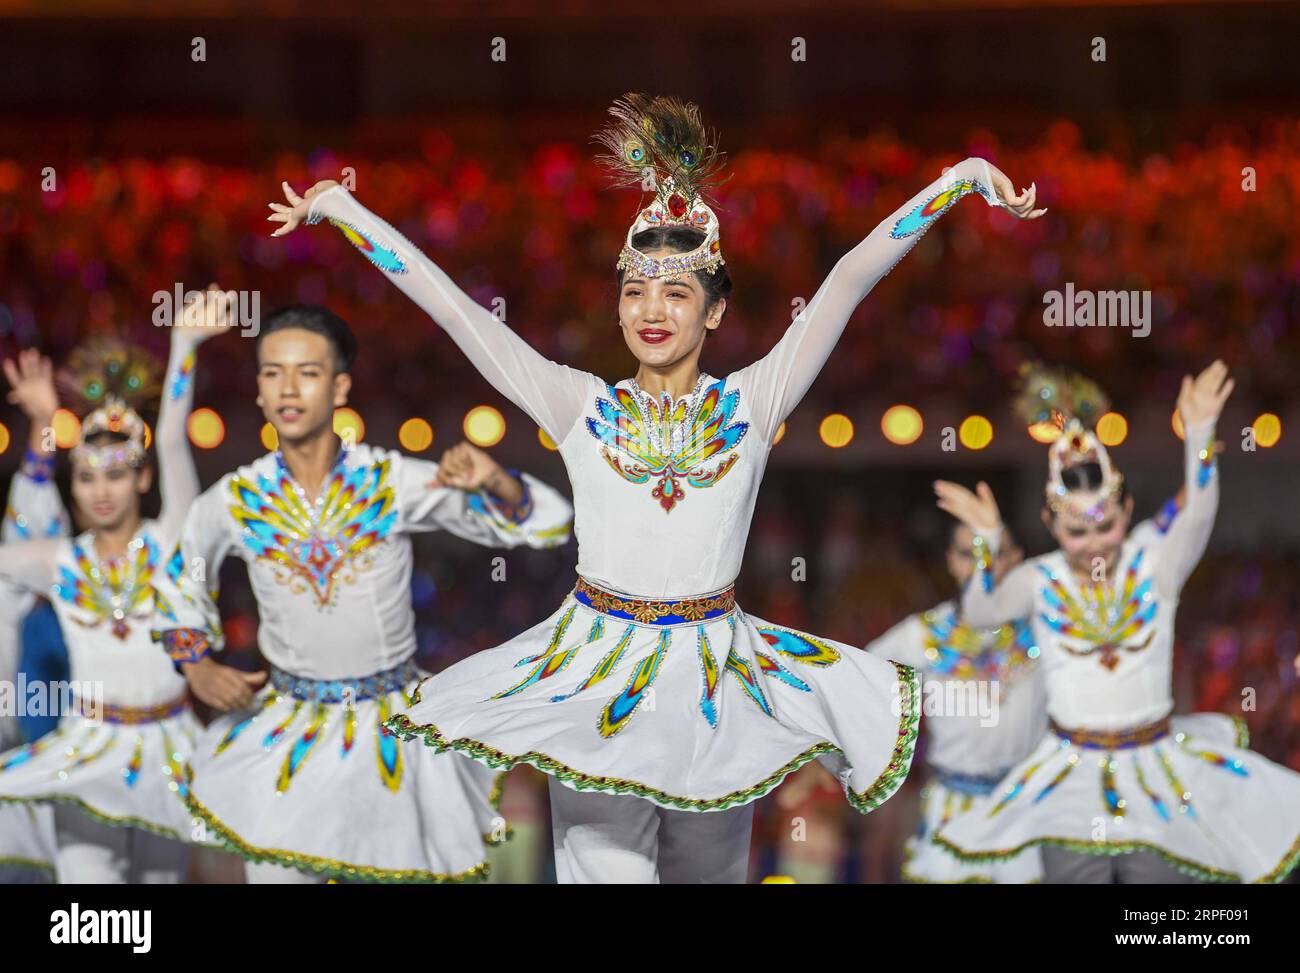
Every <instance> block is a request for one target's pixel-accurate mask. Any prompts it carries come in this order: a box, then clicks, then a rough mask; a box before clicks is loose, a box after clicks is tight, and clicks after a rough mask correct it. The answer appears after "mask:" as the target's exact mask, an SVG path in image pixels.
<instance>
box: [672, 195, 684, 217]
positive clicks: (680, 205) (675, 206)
mask: <svg viewBox="0 0 1300 973" xmlns="http://www.w3.org/2000/svg"><path fill="white" fill-rule="evenodd" d="M668 212H670V213H672V214H673V219H675V220H680V219H681V218H682V217H683V216H685V215H686V200H685V199H683V198H682V196H681V194H680V193H673V194H672V195H671V196H669V197H668Z"/></svg>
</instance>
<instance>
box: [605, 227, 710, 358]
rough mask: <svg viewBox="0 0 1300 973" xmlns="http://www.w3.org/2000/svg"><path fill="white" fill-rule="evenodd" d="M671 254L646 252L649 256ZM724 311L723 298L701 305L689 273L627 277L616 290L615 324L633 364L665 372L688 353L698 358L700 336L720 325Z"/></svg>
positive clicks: (703, 300)
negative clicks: (635, 362) (621, 331)
mask: <svg viewBox="0 0 1300 973" xmlns="http://www.w3.org/2000/svg"><path fill="white" fill-rule="evenodd" d="M675 252H676V251H673V250H668V249H660V250H648V251H646V253H647V255H648V256H651V257H655V258H663V257H667V256H671V255H672V254H673V253H675ZM726 308H727V302H726V299H725V298H723V299H720V300H719V301H718V302H717V303H716V304H714V306H713V307H712V308H711V309H710V308H708V307H707V297H706V296H705V293H704V288H703V287H702V286H701V285H700V282H699V279H698V278H697V277H696V275H695V274H694V273H684V274H677V275H671V274H670V275H666V276H663V277H655V278H646V277H639V276H635V275H631V274H629V276H628V277H626V278H625V279H624V281H623V288H622V290H621V291H620V292H619V298H618V321H619V326H620V327H621V328H622V329H623V340H624V341H626V342H627V346H628V348H630V349H631V351H632V354H633V355H635V356H636V359H637V361H639V362H640V363H641V364H643V365H649V366H651V367H653V368H666V367H668V366H671V365H674V364H676V363H677V362H679V361H682V360H683V359H685V358H688V357H690V356H692V355H694V356H695V357H696V358H698V357H699V354H700V348H701V346H702V344H703V342H704V335H705V333H706V332H708V331H712V330H713V329H715V328H716V327H717V326H718V325H719V324H720V323H721V322H722V313H723V312H724V311H725V310H726Z"/></svg>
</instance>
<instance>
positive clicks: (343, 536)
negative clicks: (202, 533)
mask: <svg viewBox="0 0 1300 973" xmlns="http://www.w3.org/2000/svg"><path fill="white" fill-rule="evenodd" d="M343 456H344V453H343V452H340V453H339V459H338V461H337V462H336V463H335V464H334V469H333V470H332V471H331V472H330V475H329V477H328V478H327V479H326V481H325V484H324V485H323V486H322V487H321V491H320V495H319V496H318V497H317V498H316V500H315V502H312V501H311V500H308V499H307V495H306V492H305V491H304V490H303V489H302V487H300V486H299V485H298V484H297V483H295V482H294V480H293V477H292V476H290V475H289V471H288V469H287V468H286V467H285V465H284V462H283V461H282V460H280V458H279V456H278V454H277V457H276V459H277V463H276V471H275V475H274V476H270V477H267V476H259V477H258V478H257V482H256V483H250V482H249V481H248V480H245V479H244V478H243V477H240V476H236V477H234V478H233V479H232V480H231V481H230V496H231V500H232V503H231V504H230V513H231V516H233V517H234V518H235V520H236V521H237V522H238V523H239V525H240V527H241V528H242V531H241V536H242V538H243V541H244V545H245V547H247V548H248V549H249V550H250V551H252V552H253V554H254V555H255V556H256V557H257V558H258V559H259V560H263V561H267V562H269V563H270V564H271V565H273V567H274V569H275V578H276V580H277V581H278V582H280V583H281V584H286V585H288V586H289V588H290V590H291V591H293V592H294V593H295V594H299V593H302V592H305V591H308V590H310V591H311V592H312V593H313V594H314V595H315V596H316V602H317V604H318V605H320V606H325V605H330V604H333V602H334V596H335V593H336V588H335V585H336V582H338V581H339V580H340V579H342V580H344V581H346V582H348V583H349V584H351V583H354V582H355V581H356V577H357V572H358V571H360V570H365V569H366V568H368V567H369V566H370V564H371V561H370V559H369V555H368V553H367V552H369V551H370V550H371V548H373V547H374V546H375V545H376V544H379V543H381V542H382V541H383V540H384V539H385V538H386V537H387V536H388V534H389V533H390V532H391V531H392V528H393V524H394V523H395V522H396V519H397V511H396V507H395V500H394V498H393V489H392V486H391V484H390V483H389V480H388V472H389V463H388V461H387V460H385V461H383V462H379V463H374V464H372V465H369V466H356V467H351V468H349V467H348V466H347V465H346V463H345V462H344V460H343Z"/></svg>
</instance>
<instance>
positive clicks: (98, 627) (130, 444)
mask: <svg viewBox="0 0 1300 973" xmlns="http://www.w3.org/2000/svg"><path fill="white" fill-rule="evenodd" d="M228 312H229V303H228V297H227V296H226V295H224V294H222V293H220V292H218V291H216V290H209V291H207V292H206V293H204V294H203V295H202V297H201V298H200V299H199V300H197V301H195V302H194V303H193V304H192V305H191V306H190V307H189V308H188V310H187V313H186V314H185V315H183V316H182V321H181V323H174V324H173V327H172V328H171V356H170V359H169V361H168V363H167V369H166V373H165V376H164V378H163V380H162V381H161V382H159V380H158V369H157V366H156V365H155V364H154V363H153V361H152V360H151V359H149V358H148V357H147V356H146V355H144V354H142V353H141V352H139V351H136V350H134V349H132V348H130V347H129V346H127V345H125V344H124V343H121V342H119V341H112V340H109V339H104V338H97V339H93V340H92V341H91V342H89V343H88V344H87V345H86V346H85V347H84V348H82V349H80V350H79V352H78V353H76V354H74V355H73V357H72V358H71V359H70V361H69V364H68V367H67V369H66V370H65V372H64V373H62V378H63V379H64V384H65V391H66V393H67V394H68V395H69V396H72V397H77V398H78V399H79V400H80V401H81V402H82V403H83V408H84V409H85V410H86V415H85V418H84V419H83V420H82V424H81V442H80V444H79V445H78V446H77V447H76V448H75V449H74V450H73V452H72V496H73V500H74V502H75V503H76V505H77V508H78V510H79V512H80V515H81V516H82V517H84V520H85V523H86V524H87V525H88V529H87V530H85V531H84V532H83V533H81V534H80V535H78V536H77V537H76V538H73V539H70V540H69V539H42V540H29V541H23V542H19V543H13V544H6V545H4V546H3V547H0V576H3V577H5V578H7V579H8V580H9V581H10V582H12V583H14V584H16V585H19V586H22V587H24V588H26V589H28V590H29V591H32V592H36V593H44V592H46V591H49V590H50V589H51V586H52V587H53V604H54V607H55V610H56V611H57V612H58V615H59V622H60V625H61V627H62V630H63V634H64V637H65V639H66V640H67V642H68V651H69V656H70V661H71V682H72V685H73V687H74V690H75V691H76V693H77V695H76V698H75V699H74V700H72V701H71V705H72V707H73V708H72V711H70V712H67V711H65V712H63V714H62V719H61V721H60V723H59V728H58V730H57V731H55V732H54V733H52V734H49V735H47V736H45V737H42V738H41V739H39V740H36V741H34V742H32V743H30V744H27V745H26V746H23V747H20V748H18V749H16V750H11V751H9V752H8V753H5V754H3V755H0V802H19V803H32V802H35V803H46V802H48V803H52V804H54V805H55V812H54V814H55V821H56V824H57V842H58V859H57V869H58V875H59V880H60V881H61V882H73V883H76V882H82V883H121V882H126V881H135V882H146V883H155V882H157V883H170V882H178V881H180V880H181V879H182V878H183V877H184V875H185V871H186V868H187V867H188V861H189V851H188V848H187V847H186V846H185V845H184V844H182V843H181V842H182V841H186V840H188V838H189V832H190V828H189V817H188V815H187V813H186V811H185V807H184V805H183V804H182V803H181V801H180V799H179V796H178V792H179V790H180V789H181V787H182V783H183V782H182V781H181V777H180V768H181V767H182V766H183V764H184V761H185V759H186V756H187V755H188V751H189V747H190V745H191V741H192V738H193V737H194V735H195V734H196V733H197V731H198V730H199V723H198V721H197V720H196V719H195V717H194V715H193V713H192V712H191V710H190V706H189V701H188V698H187V695H186V692H185V682H184V680H183V679H182V678H181V677H180V676H179V675H178V674H177V673H176V672H175V670H174V669H173V668H172V667H171V666H170V665H169V664H168V661H167V659H166V657H165V656H163V655H162V654H161V653H159V652H158V649H157V647H156V646H155V645H154V644H153V643H152V641H151V640H150V637H149V623H150V621H151V620H152V617H153V611H154V584H155V582H156V581H157V577H158V573H159V572H161V570H162V566H163V561H164V559H165V558H166V552H167V551H169V550H170V549H171V548H172V547H174V546H175V544H176V539H177V538H178V536H179V532H180V525H181V523H182V521H183V519H184V516H185V513H186V511H187V509H188V508H189V506H190V504H191V503H192V502H193V501H194V498H195V496H196V495H197V493H198V477H197V475H196V473H195V471H194V464H193V460H192V458H191V456H190V451H189V446H188V443H187V442H186V434H185V425H186V418H187V417H188V415H189V411H190V402H191V399H192V397H193V381H194V366H195V359H196V352H197V349H198V346H199V344H200V343H202V342H203V341H204V340H206V339H207V338H210V337H212V336H213V335H215V334H219V333H221V332H223V331H225V330H227V329H228V327H229V324H228V321H229V320H230V317H229V313H228ZM158 395H161V398H162V403H161V406H160V407H159V411H158V425H157V430H156V433H155V437H156V440H157V444H156V445H157V454H158V476H159V480H160V489H161V493H162V498H163V500H162V508H161V510H160V512H159V515H158V518H157V519H156V520H155V519H149V518H145V517H144V516H143V514H142V512H141V499H142V497H143V496H144V494H145V493H147V492H148V490H149V487H150V484H151V482H152V477H153V467H152V465H151V464H150V463H149V461H148V453H147V451H146V447H145V420H144V418H143V417H142V416H141V414H140V412H139V411H138V410H139V409H140V408H141V407H142V405H143V403H145V402H149V401H151V400H152V399H153V398H154V397H155V396H158ZM101 691H102V693H103V698H102V699H99V698H96V697H97V694H98V693H99V692H101ZM66 702H67V701H65V700H60V701H59V704H60V705H64V704H65V703H66Z"/></svg>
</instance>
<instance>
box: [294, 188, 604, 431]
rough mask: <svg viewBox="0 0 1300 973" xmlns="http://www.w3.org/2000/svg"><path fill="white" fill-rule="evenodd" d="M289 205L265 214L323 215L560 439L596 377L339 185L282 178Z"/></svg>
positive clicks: (310, 218) (312, 219) (298, 218)
mask: <svg viewBox="0 0 1300 973" xmlns="http://www.w3.org/2000/svg"><path fill="white" fill-rule="evenodd" d="M284 191H285V196H286V198H287V199H288V201H289V205H288V206H285V205H283V204H280V203H272V204H271V208H272V209H274V210H275V212H274V213H272V214H271V216H270V217H268V219H270V220H273V221H276V222H282V223H284V226H282V227H281V228H280V229H278V230H276V231H275V233H274V234H273V235H275V236H279V235H282V234H284V233H288V232H289V231H291V230H292V229H294V227H296V226H297V225H298V224H299V223H301V222H307V223H317V222H319V221H320V220H322V219H326V220H329V221H330V222H331V223H333V224H334V225H335V226H337V227H338V228H339V229H340V230H342V231H343V234H344V236H346V237H347V239H348V241H349V242H351V243H352V244H353V245H355V246H356V247H357V249H359V250H360V251H361V252H362V253H364V254H365V255H366V257H367V259H369V260H370V262H371V263H373V264H374V265H375V266H376V267H378V268H379V269H380V270H382V271H383V272H384V275H385V276H387V277H388V279H389V280H391V281H392V282H393V283H394V284H396V285H397V286H398V287H399V288H401V290H402V291H403V292H404V293H405V294H406V296H407V297H409V298H410V299H411V300H413V301H414V302H415V303H416V304H418V305H419V306H420V307H421V309H423V310H424V312H425V313H426V314H428V315H429V317H431V318H433V320H434V323H436V324H437V325H438V327H440V328H442V329H443V330H444V331H446V332H447V334H449V335H450V336H451V338H452V340H453V341H455V342H456V344H457V345H458V346H459V347H460V349H461V351H463V352H464V353H465V356H466V357H467V358H468V359H469V360H470V362H471V363H472V364H473V365H474V367H475V368H477V369H478V370H479V373H480V374H481V375H482V376H483V377H484V378H485V379H487V381H488V382H489V384H491V385H492V387H493V388H495V389H496V390H497V391H498V392H500V393H501V394H502V395H504V396H505V397H506V398H507V399H509V400H510V401H511V402H513V403H514V404H515V405H517V406H519V408H521V409H523V410H524V412H526V413H528V415H529V416H530V417H531V418H532V419H533V421H534V422H536V423H537V424H538V425H539V426H541V427H542V429H544V430H545V431H546V433H547V435H549V436H550V437H551V438H552V439H553V440H554V441H555V442H557V443H558V442H561V441H562V440H563V439H564V437H565V435H566V434H567V433H568V431H569V430H570V428H572V426H573V424H574V423H575V422H576V421H577V419H578V416H579V415H580V414H581V413H582V410H583V408H584V407H585V405H586V402H587V400H588V397H589V396H588V393H589V392H590V391H591V389H592V385H593V383H596V382H597V380H596V379H595V378H594V377H593V376H592V375H590V374H588V373H587V372H582V371H579V370H577V369H573V368H569V367H568V366H567V365H560V364H557V363H556V362H553V361H551V360H550V359H548V358H546V357H545V356H544V355H542V354H540V353H539V352H538V351H536V350H535V349H534V348H533V347H532V346H531V345H529V344H528V342H526V341H524V339H522V338H520V337H519V336H518V335H517V334H515V333H514V332H513V331H512V330H510V328H508V327H507V326H506V325H505V324H504V323H503V322H502V321H501V320H500V319H498V318H497V316H496V315H495V314H493V313H492V312H491V311H489V310H488V309H487V308H485V307H483V306H482V305H480V304H477V303H475V301H474V300H473V299H472V298H471V297H470V296H469V295H468V294H466V293H465V292H464V291H463V290H461V289H460V288H459V287H458V286H456V283H455V282H454V281H453V280H452V279H451V278H450V277H449V276H448V275H447V274H446V273H445V272H444V271H443V270H442V268H440V267H439V266H438V265H437V264H435V263H434V262H433V261H432V260H430V259H429V258H428V257H426V256H425V255H424V254H423V253H421V252H420V251H419V250H418V249H417V248H416V247H415V246H414V245H412V244H411V242H410V241H409V240H407V239H406V238H405V237H404V236H402V234H400V233H398V232H397V230H395V229H393V227H392V226H390V225H389V224H388V223H386V222H384V221H383V220H382V219H380V218H379V217H378V216H376V215H375V214H374V213H371V212H370V211H369V210H368V209H366V208H365V207H364V206H362V205H361V204H360V203H359V202H357V201H356V199H354V198H353V196H352V194H351V193H349V192H348V191H347V190H346V189H345V188H344V187H343V186H340V185H339V184H338V183H336V182H333V181H332V180H327V181H325V182H319V183H317V184H316V185H315V186H313V187H312V188H311V189H309V190H308V191H307V194H306V195H305V196H303V197H299V196H298V195H297V194H296V193H294V192H293V190H292V189H290V188H289V184H288V183H285V184H284Z"/></svg>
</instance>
